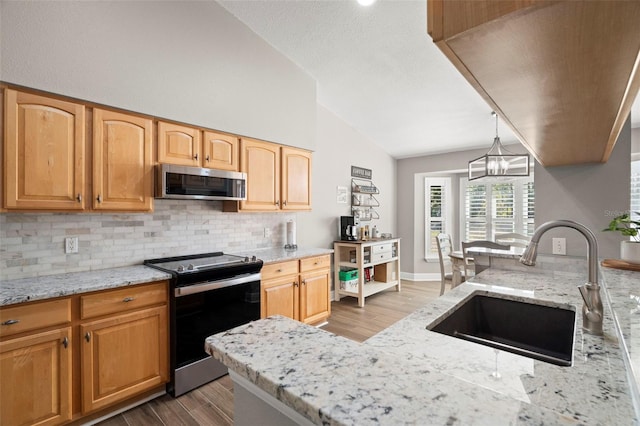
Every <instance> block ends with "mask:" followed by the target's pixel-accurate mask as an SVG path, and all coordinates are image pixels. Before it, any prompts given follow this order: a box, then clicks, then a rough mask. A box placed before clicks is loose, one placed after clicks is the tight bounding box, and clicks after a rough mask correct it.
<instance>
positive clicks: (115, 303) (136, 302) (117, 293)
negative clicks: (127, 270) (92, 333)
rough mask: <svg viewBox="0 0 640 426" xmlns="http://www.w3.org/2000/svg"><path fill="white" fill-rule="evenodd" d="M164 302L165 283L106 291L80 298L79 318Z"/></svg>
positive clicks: (165, 298) (165, 296)
mask: <svg viewBox="0 0 640 426" xmlns="http://www.w3.org/2000/svg"><path fill="white" fill-rule="evenodd" d="M166 302H167V283H166V282H159V283H154V284H148V285H143V286H136V287H127V288H123V289H120V290H106V291H102V292H99V293H94V294H89V295H86V296H81V297H80V318H82V319H86V318H93V317H98V316H101V315H107V314H113V313H116V312H124V311H128V310H132V309H137V308H142V307H144V306H151V305H156V304H159V303H166Z"/></svg>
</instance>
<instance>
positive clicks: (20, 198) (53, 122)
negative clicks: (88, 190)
mask: <svg viewBox="0 0 640 426" xmlns="http://www.w3.org/2000/svg"><path fill="white" fill-rule="evenodd" d="M84 111H85V110H84V106H82V105H78V104H74V103H70V102H64V101H60V100H56V99H50V98H46V97H43V96H37V95H31V94H27V93H21V92H16V91H15V90H5V118H6V120H5V127H6V128H5V132H6V133H5V148H4V149H5V152H4V168H5V170H6V175H5V179H6V180H5V191H4V192H5V203H4V204H5V207H6V208H7V209H44V210H82V209H84V206H85V204H84V196H83V194H84V193H85V136H84V129H85V127H84Z"/></svg>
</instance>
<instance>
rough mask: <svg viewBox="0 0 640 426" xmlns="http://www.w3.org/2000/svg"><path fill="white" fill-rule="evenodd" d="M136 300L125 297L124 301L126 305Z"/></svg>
mask: <svg viewBox="0 0 640 426" xmlns="http://www.w3.org/2000/svg"><path fill="white" fill-rule="evenodd" d="M134 300H136V298H135V297H125V298H124V299H122V301H123V302H124V303H127V302H133V301H134Z"/></svg>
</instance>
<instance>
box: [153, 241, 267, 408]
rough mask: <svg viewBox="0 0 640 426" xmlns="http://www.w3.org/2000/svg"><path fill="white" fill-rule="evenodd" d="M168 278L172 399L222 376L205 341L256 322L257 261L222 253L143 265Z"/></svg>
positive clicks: (222, 368)
mask: <svg viewBox="0 0 640 426" xmlns="http://www.w3.org/2000/svg"><path fill="white" fill-rule="evenodd" d="M144 264H145V265H147V266H150V267H152V268H156V269H159V270H161V271H164V272H168V273H170V274H171V275H172V276H173V278H172V280H171V298H170V325H171V326H170V337H169V339H170V351H171V352H170V366H171V382H170V383H169V384H168V385H167V391H168V392H169V393H170V394H171V395H172V396H174V397H176V396H179V395H182V394H183V393H186V392H189V391H190V390H192V389H195V388H196V387H198V386H201V385H203V384H205V383H208V382H210V381H212V380H215V379H217V378H218V377H220V376H222V375H224V374H226V373H227V368H226V367H225V366H224V365H222V364H221V363H219V362H218V361H216V360H214V359H213V358H211V356H209V355H208V354H207V353H206V352H205V351H204V340H205V338H207V337H208V336H210V335H212V334H215V333H218V332H221V331H225V330H229V329H231V328H233V327H236V326H239V325H242V324H246V323H248V322H250V321H253V320H257V319H260V269H262V260H260V259H256V257H255V256H253V257H251V258H249V257H241V256H234V255H229V254H224V253H222V252H215V253H204V254H198V255H191V256H179V257H166V258H162V259H150V260H145V261H144Z"/></svg>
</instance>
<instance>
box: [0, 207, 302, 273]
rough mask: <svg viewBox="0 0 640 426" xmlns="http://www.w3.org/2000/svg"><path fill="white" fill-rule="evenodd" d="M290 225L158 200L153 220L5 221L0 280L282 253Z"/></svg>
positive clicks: (87, 216) (75, 216) (52, 217)
mask: <svg viewBox="0 0 640 426" xmlns="http://www.w3.org/2000/svg"><path fill="white" fill-rule="evenodd" d="M295 218H296V216H295V213H224V212H222V202H221V201H195V200H155V206H154V212H153V213H2V214H0V280H7V279H16V278H27V277H33V276H40V275H51V274H59V273H65V272H78V271H89V270H95V269H104V268H112V267H118V266H128V265H136V264H141V263H142V261H143V260H144V259H150V258H155V257H164V256H179V255H186V254H195V253H205V252H209V251H225V252H229V253H233V252H234V251H237V252H240V251H246V250H252V249H256V248H266V247H279V246H283V245H284V241H285V239H286V222H287V221H288V220H291V219H293V220H295ZM265 228H269V230H270V236H269V237H268V238H265V237H264V235H265V232H264V229H265ZM66 237H78V242H79V252H78V253H74V254H65V252H64V240H65V238H66Z"/></svg>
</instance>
